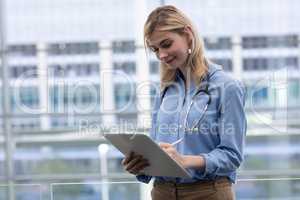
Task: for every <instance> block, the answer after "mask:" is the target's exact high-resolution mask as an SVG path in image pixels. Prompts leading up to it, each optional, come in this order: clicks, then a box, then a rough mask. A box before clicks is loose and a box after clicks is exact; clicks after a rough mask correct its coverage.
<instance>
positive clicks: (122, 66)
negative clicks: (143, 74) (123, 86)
mask: <svg viewBox="0 0 300 200" xmlns="http://www.w3.org/2000/svg"><path fill="white" fill-rule="evenodd" d="M114 70H121V71H123V72H124V73H126V74H135V72H136V66H135V62H115V63H114Z"/></svg>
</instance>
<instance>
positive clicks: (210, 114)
mask: <svg viewBox="0 0 300 200" xmlns="http://www.w3.org/2000/svg"><path fill="white" fill-rule="evenodd" d="M144 39H145V45H146V47H148V48H149V49H151V50H152V51H153V52H154V53H155V54H156V56H157V58H158V59H159V60H160V64H161V66H160V70H161V75H160V76H161V95H160V96H159V97H158V98H157V101H156V103H155V106H154V110H153V114H152V128H151V131H150V135H151V137H152V139H154V140H155V141H157V142H159V144H160V147H161V148H162V149H163V150H165V151H166V153H167V154H169V156H171V157H172V158H173V159H174V160H176V161H177V162H178V163H179V164H181V165H182V166H183V167H184V168H186V169H187V170H188V171H189V172H190V174H191V175H192V178H190V179H188V178H171V177H150V176H146V175H142V174H141V170H143V169H144V168H145V167H147V166H148V165H149V163H148V162H147V160H145V159H144V158H142V157H141V156H139V155H136V154H134V152H132V153H131V154H130V155H127V156H126V157H125V158H124V160H123V161H122V164H123V165H124V168H125V169H126V170H127V171H128V172H130V173H132V174H135V175H136V176H137V179H138V180H139V181H142V182H145V183H148V182H149V181H150V179H151V178H154V187H153V189H152V192H151V195H152V199H154V200H162V199H164V200H165V199H197V200H199V199H205V200H207V199H222V200H224V199H234V198H235V197H234V193H233V190H232V183H234V182H235V181H236V170H237V168H238V167H239V166H240V164H241V162H242V160H243V146H244V140H245V133H246V118H245V112H244V101H245V95H244V94H245V92H244V89H243V87H242V86H241V84H240V82H238V81H236V80H234V79H233V78H231V77H230V76H229V75H227V74H225V73H224V72H223V70H222V69H221V67H220V66H218V65H216V64H213V63H211V62H209V61H208V60H207V59H206V58H205V56H204V47H203V42H202V41H201V39H200V38H199V36H198V35H197V32H196V30H195V27H194V26H193V25H192V23H191V21H190V20H189V19H188V18H187V17H186V16H185V15H184V14H183V13H182V12H181V11H179V10H178V9H177V8H175V7H174V6H162V7H158V8H156V9H155V10H153V11H152V12H151V14H150V15H149V16H148V19H147V21H146V23H145V26H144ZM175 141H180V142H178V143H177V144H176V145H172V143H174V142H175Z"/></svg>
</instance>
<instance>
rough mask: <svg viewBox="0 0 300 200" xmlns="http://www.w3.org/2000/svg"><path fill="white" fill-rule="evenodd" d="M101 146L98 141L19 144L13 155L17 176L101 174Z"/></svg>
mask: <svg viewBox="0 0 300 200" xmlns="http://www.w3.org/2000/svg"><path fill="white" fill-rule="evenodd" d="M70 138H72V136H70ZM65 140H66V141H67V140H68V139H67V138H65ZM98 145H99V142H97V141H95V142H87V143H86V144H84V143H83V144H80V143H78V144H76V143H69V144H68V145H66V144H62V145H59V144H57V143H56V144H44V145H41V144H40V145H34V144H30V145H25V144H24V145H18V146H17V148H16V150H15V155H14V159H15V173H16V174H17V175H42V174H48V175H50V174H52V175H59V174H74V173H76V174H80V173H82V174H88V173H90V174H92V173H99V167H100V163H99V162H100V159H99V153H98Z"/></svg>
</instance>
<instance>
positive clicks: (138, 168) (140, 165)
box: [130, 159, 150, 174]
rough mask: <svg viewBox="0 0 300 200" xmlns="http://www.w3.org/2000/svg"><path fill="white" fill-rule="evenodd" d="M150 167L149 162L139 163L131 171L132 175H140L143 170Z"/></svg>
mask: <svg viewBox="0 0 300 200" xmlns="http://www.w3.org/2000/svg"><path fill="white" fill-rule="evenodd" d="M148 166H150V164H149V162H148V161H147V160H145V159H143V160H142V161H140V162H139V163H137V164H136V165H135V166H134V167H133V168H132V169H131V170H130V173H133V174H138V173H139V172H140V171H141V170H143V169H144V168H146V167H148Z"/></svg>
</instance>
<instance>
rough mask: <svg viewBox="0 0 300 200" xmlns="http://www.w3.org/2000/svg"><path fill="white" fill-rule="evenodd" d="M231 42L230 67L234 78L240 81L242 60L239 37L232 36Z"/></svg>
mask: <svg viewBox="0 0 300 200" xmlns="http://www.w3.org/2000/svg"><path fill="white" fill-rule="evenodd" d="M231 40H232V67H233V69H232V70H233V71H232V72H233V75H234V77H235V78H237V79H239V80H241V79H242V72H243V58H242V39H241V37H240V36H239V35H234V36H232V38H231Z"/></svg>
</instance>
